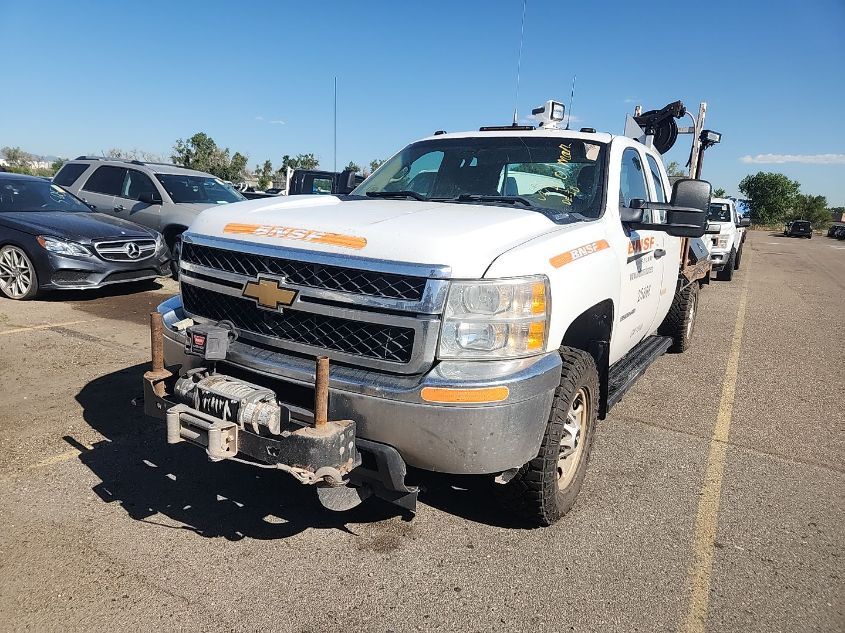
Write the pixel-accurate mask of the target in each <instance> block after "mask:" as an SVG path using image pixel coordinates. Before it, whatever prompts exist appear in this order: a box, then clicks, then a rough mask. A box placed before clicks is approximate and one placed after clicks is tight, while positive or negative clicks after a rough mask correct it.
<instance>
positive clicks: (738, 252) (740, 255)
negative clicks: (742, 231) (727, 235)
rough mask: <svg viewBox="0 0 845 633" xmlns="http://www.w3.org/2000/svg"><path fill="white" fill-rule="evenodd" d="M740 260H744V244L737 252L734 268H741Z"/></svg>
mask: <svg viewBox="0 0 845 633" xmlns="http://www.w3.org/2000/svg"><path fill="white" fill-rule="evenodd" d="M740 262H742V246H740V247H739V250H738V251H737V252H736V257H735V258H734V270H739V264H740Z"/></svg>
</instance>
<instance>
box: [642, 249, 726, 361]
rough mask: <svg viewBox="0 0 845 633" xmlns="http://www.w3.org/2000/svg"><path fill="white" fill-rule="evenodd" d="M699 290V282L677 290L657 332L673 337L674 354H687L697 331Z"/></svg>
mask: <svg viewBox="0 0 845 633" xmlns="http://www.w3.org/2000/svg"><path fill="white" fill-rule="evenodd" d="M729 263H730V262H729ZM731 265H733V264H731ZM699 289H700V286H699V285H698V282H696V281H694V282H692V283H691V284H689V285H688V286H686V287H685V288H679V289H678V290H676V291H675V298H674V299H673V300H672V306H671V307H670V308H669V313H668V314H667V315H666V318H665V319H664V320H663V323H661V324H660V327H659V328H658V330H657V332H658V334H662V335H663V336H671V337H672V340H673V343H672V347H670V348H669V351H670V352H672V353H673V354H680V353H681V352H685V351H686V350H687V348H688V347H689V346H690V342H691V341H692V333H693V331H694V330H695V315H696V312H697V311H698V292H699Z"/></svg>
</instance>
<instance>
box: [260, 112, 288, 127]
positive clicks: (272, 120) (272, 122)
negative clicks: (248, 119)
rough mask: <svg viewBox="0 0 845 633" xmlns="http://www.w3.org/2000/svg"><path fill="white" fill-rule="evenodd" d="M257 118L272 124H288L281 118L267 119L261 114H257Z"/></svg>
mask: <svg viewBox="0 0 845 633" xmlns="http://www.w3.org/2000/svg"><path fill="white" fill-rule="evenodd" d="M255 120H256V121H265V122H267V123H270V124H271V125H286V123H285V122H284V121H282V120H281V119H265V118H264V117H263V116H261V115H260V114H258V115H256V116H255Z"/></svg>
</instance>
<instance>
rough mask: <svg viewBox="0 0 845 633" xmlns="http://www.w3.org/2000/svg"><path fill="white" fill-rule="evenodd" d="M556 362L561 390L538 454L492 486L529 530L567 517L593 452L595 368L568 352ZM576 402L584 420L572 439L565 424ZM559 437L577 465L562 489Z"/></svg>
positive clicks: (583, 355)
mask: <svg viewBox="0 0 845 633" xmlns="http://www.w3.org/2000/svg"><path fill="white" fill-rule="evenodd" d="M560 357H561V360H562V361H563V366H562V367H561V373H560V384H559V386H558V388H557V389H556V390H555V396H554V401H553V402H552V410H551V413H550V414H549V419H548V422H547V423H546V432H545V434H544V435H543V439H542V442H541V443H540V451H539V452H538V453H537V456H536V457H535V458H534V459H532V460H531V461H530V462H528V463H527V464H524V465H523V466H522V467H521V468H520V469H519V470H518V471H517V473H516V475H514V476H513V478H512V479H511V480H510V481H508V482H507V483H506V484H496V485H495V490H496V492H497V496H498V498H499V502H500V503H501V504H502V506H503V507H504V508H505V509H507V510H508V511H509V512H512V513H514V514H516V515H517V516H518V517H519V518H520V519H522V520H524V521H525V522H527V523H528V524H530V525H532V526H546V525H551V524H552V523H554V522H555V521H557V520H558V519H560V518H561V517H562V516H563V515H564V514H566V513H567V512H569V510H570V509H571V508H572V506H573V504H574V503H575V498H576V497H577V496H578V492H579V491H580V490H581V485H582V484H583V482H584V476H585V474H586V472H587V463H588V462H589V460H590V451H591V450H592V446H593V434H594V432H595V427H596V413H597V411H598V397H599V376H598V371H597V370H596V363H595V361H594V360H593V357H592V356H590V355H589V354H588V353H587V352H584V351H581V350H578V349H573V348H571V347H561V348H560ZM576 400H577V401H578V403H579V404H577V405H576V409H578V408H581V407H586V411H585V412H584V413H583V414H582V416H579V417H583V421H582V423H581V424H582V426H580V427H579V428H580V432H575V433H574V434H572V433H570V431H569V430H568V429H567V428H566V423H567V416H568V415H569V414H570V411H571V410H572V409H573V403H574V402H575V401H576ZM583 426H586V430H584V428H583ZM570 428H571V427H570ZM564 434H566V438H567V439H568V438H572V439H570V440H569V441H570V442H572V445H573V447H574V448H573V449H572V450H573V453H572V455H571V456H570V457H574V458H576V461H575V462H573V463H571V464H570V465H569V468H568V469H567V471H566V473H565V475H564V476H565V479H566V481H567V483H566V484H565V485H564V486H563V487H561V486H560V485H559V482H560V479H561V474H562V472H561V468H560V460H561V450H562V447H563V445H562V442H563V440H564Z"/></svg>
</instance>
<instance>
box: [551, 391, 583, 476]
mask: <svg viewBox="0 0 845 633" xmlns="http://www.w3.org/2000/svg"><path fill="white" fill-rule="evenodd" d="M589 408H590V404H589V397H588V395H587V390H586V389H585V388H584V387H581V389H579V390H578V393H576V394H575V398H573V400H572V406H571V407H569V412H568V413H567V414H566V422H564V424H563V436H562V437H561V438H560V453H559V455H558V461H557V485H558V488H559V489H560V490H565V489H566V488H567V486H569V484H570V483H572V479H573V478H574V477H575V473H576V471H577V470H578V464H579V463H580V461H581V456H582V454H583V452H584V450H583V449H584V442H582V441H581V439H582V437H583V435H584V433H586V431H587V425H588V424H589V423H590V411H589Z"/></svg>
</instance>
